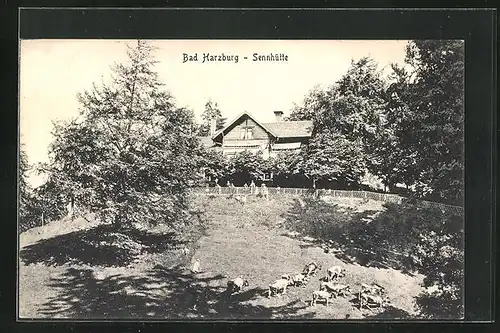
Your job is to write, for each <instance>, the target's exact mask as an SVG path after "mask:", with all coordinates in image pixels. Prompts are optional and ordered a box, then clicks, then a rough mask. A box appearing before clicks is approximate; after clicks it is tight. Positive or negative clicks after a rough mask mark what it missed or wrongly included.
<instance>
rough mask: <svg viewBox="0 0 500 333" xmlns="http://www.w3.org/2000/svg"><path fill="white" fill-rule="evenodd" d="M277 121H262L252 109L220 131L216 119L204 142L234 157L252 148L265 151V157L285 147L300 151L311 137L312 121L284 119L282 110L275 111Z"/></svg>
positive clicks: (252, 150)
mask: <svg viewBox="0 0 500 333" xmlns="http://www.w3.org/2000/svg"><path fill="white" fill-rule="evenodd" d="M274 114H275V118H276V121H274V122H271V123H261V122H259V121H258V120H257V119H255V118H254V117H253V116H252V115H251V114H250V113H248V112H243V113H242V114H240V115H238V116H237V117H236V118H235V119H233V120H232V121H231V122H229V123H228V124H227V125H226V126H225V127H224V128H221V129H220V130H218V131H214V129H215V121H216V119H214V120H213V121H212V126H211V133H213V134H212V135H211V137H210V140H208V138H204V139H203V143H204V144H205V145H207V146H209V147H211V148H213V149H220V150H221V151H222V152H223V154H224V156H227V157H231V156H234V155H235V154H237V153H239V152H242V151H245V150H248V151H250V152H254V153H257V152H259V151H261V152H262V154H263V155H262V156H263V158H265V159H267V158H269V157H272V156H275V155H277V154H278V153H279V152H282V151H298V150H300V148H301V146H302V145H304V144H306V143H307V142H308V141H309V139H310V138H311V133H312V126H313V124H312V121H283V120H282V116H283V112H282V111H274Z"/></svg>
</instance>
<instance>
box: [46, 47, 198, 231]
mask: <svg viewBox="0 0 500 333" xmlns="http://www.w3.org/2000/svg"><path fill="white" fill-rule="evenodd" d="M154 49H155V48H154V47H152V46H150V45H148V44H147V43H146V42H144V41H138V42H137V45H136V47H135V48H132V47H128V51H127V55H128V58H129V62H128V63H126V64H117V65H115V66H114V68H113V78H112V79H113V80H112V83H111V84H104V83H102V84H101V86H97V85H96V84H94V85H93V87H92V89H91V90H90V91H84V92H83V93H81V94H79V95H78V100H79V103H80V105H81V108H80V116H79V118H78V119H74V120H71V121H69V122H66V123H59V124H55V126H54V130H53V135H54V138H55V140H54V142H53V143H52V145H51V146H50V155H49V157H50V162H49V163H48V164H45V165H44V166H43V169H44V170H45V171H46V172H47V173H48V174H49V175H50V178H51V180H52V182H53V184H54V186H55V187H56V188H57V191H59V193H60V195H63V196H66V197H67V198H68V199H73V198H74V199H75V200H76V202H77V203H78V204H79V205H81V206H84V207H85V208H87V209H88V210H89V211H90V212H96V213H97V214H98V216H99V217H100V218H101V219H103V220H105V221H108V222H113V223H116V224H118V225H129V223H130V222H133V221H141V222H145V223H147V222H150V223H153V224H159V223H166V224H169V225H173V226H175V225H177V224H179V223H181V222H182V221H183V220H184V219H185V217H186V216H187V213H186V209H187V198H186V193H187V189H188V187H189V186H192V185H194V184H196V183H197V182H198V181H199V180H200V179H201V175H200V174H199V173H198V172H197V170H200V167H201V162H202V157H201V156H202V147H201V145H200V142H199V140H197V139H196V137H195V130H196V127H195V123H194V116H193V113H192V111H190V110H187V109H184V108H178V107H176V106H175V104H174V101H173V98H172V96H171V95H170V94H169V93H168V92H167V91H165V90H164V89H163V84H162V83H160V81H159V79H158V75H157V73H156V72H154V70H153V66H154V64H155V63H156V61H155V60H154V58H153V56H152V53H153V51H154Z"/></svg>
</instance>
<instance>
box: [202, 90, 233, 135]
mask: <svg viewBox="0 0 500 333" xmlns="http://www.w3.org/2000/svg"><path fill="white" fill-rule="evenodd" d="M201 118H202V121H203V122H202V124H201V125H200V127H199V129H198V135H199V136H209V135H210V122H211V121H212V119H213V118H216V119H217V120H216V125H215V130H216V131H217V130H219V129H221V128H223V127H224V126H225V123H226V120H227V119H226V118H223V117H222V113H221V111H220V109H219V106H218V105H217V103H214V102H213V101H212V100H211V99H209V100H208V101H207V103H206V104H205V110H204V111H203V113H202V115H201Z"/></svg>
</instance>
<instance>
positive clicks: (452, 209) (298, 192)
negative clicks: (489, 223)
mask: <svg viewBox="0 0 500 333" xmlns="http://www.w3.org/2000/svg"><path fill="white" fill-rule="evenodd" d="M266 190H267V192H268V193H269V196H277V195H287V196H290V195H291V196H314V197H341V198H358V199H371V200H377V201H383V202H393V203H403V202H406V201H408V200H409V199H408V198H406V197H403V196H400V195H397V194H390V193H377V192H369V191H349V190H332V189H318V190H313V189H308V188H279V187H267V188H266ZM255 191H258V192H257V193H259V192H261V191H262V188H260V187H256V188H255V190H254V189H252V188H251V187H197V188H194V189H193V193H194V194H196V195H231V194H232V195H254V194H256V193H255ZM417 203H418V204H419V205H421V206H422V207H429V208H438V209H441V210H442V211H444V212H448V213H452V214H456V215H462V216H463V213H464V209H463V207H459V206H451V205H446V204H442V203H439V202H431V201H425V200H417Z"/></svg>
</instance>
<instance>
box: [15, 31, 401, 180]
mask: <svg viewBox="0 0 500 333" xmlns="http://www.w3.org/2000/svg"><path fill="white" fill-rule="evenodd" d="M149 42H150V43H151V44H153V45H155V46H156V47H158V50H157V51H156V52H155V54H154V55H155V57H156V59H157V60H158V61H159V63H158V64H157V65H156V68H155V69H156V71H157V72H158V74H159V77H160V79H161V80H162V81H163V82H164V83H165V88H166V89H167V90H168V91H169V92H170V93H171V94H172V95H173V96H174V98H175V99H176V102H177V105H178V106H182V107H188V108H190V109H192V110H193V111H194V112H195V115H196V117H197V120H200V119H201V113H202V112H203V110H204V106H205V103H206V102H207V100H208V99H209V98H210V99H211V100H212V101H213V102H217V104H218V106H219V109H220V110H221V112H222V115H223V117H225V118H228V121H230V120H232V119H233V118H234V117H236V116H237V115H238V114H240V113H242V112H244V111H247V112H250V113H251V114H252V115H253V116H255V118H256V119H258V120H260V121H262V122H271V121H273V120H274V114H273V111H274V110H281V111H283V112H284V116H287V115H288V114H289V112H290V110H291V108H292V107H293V104H294V103H297V104H300V103H301V102H302V100H303V99H304V96H305V95H306V94H307V93H308V92H309V91H310V90H311V89H312V88H313V87H314V86H316V85H320V86H323V87H326V86H329V85H331V84H332V83H334V82H335V81H336V80H338V79H339V78H340V77H341V76H342V75H343V74H344V73H345V72H346V71H347V69H348V68H349V65H350V63H351V60H357V59H359V58H361V57H364V56H370V57H372V58H373V59H374V60H375V61H376V62H377V63H378V64H379V68H386V69H388V68H390V64H391V63H399V64H403V62H404V56H405V46H406V44H407V41H406V40H391V41H388V40H379V41H376V40H371V41H368V40H350V41H342V40H151V41H149ZM127 43H128V44H130V45H133V44H134V43H135V41H133V40H61V39H58V40H43V39H41V40H21V41H20V73H19V75H20V80H19V81H20V100H19V120H20V135H21V137H20V142H21V144H23V146H24V149H25V151H26V154H27V156H28V162H29V163H30V164H36V163H39V162H46V161H47V159H48V156H47V153H48V146H49V144H50V143H51V142H52V140H53V138H52V135H51V130H52V127H53V125H52V122H53V121H59V120H69V119H71V118H74V117H76V116H78V108H79V105H78V101H77V98H76V96H77V93H79V92H83V91H84V90H88V89H90V88H91V87H92V83H94V82H95V83H97V84H100V83H101V82H108V80H109V77H110V74H111V66H112V65H113V64H114V63H121V62H126V60H127V57H126V53H125V51H126V45H127ZM184 53H186V54H189V55H191V56H192V55H194V54H196V53H197V54H198V61H187V62H183V59H184ZM204 53H210V54H211V55H221V54H224V55H226V56H231V55H238V56H239V59H238V62H237V63H235V62H234V61H232V62H204V63H202V61H203V54H204ZM254 53H258V54H261V55H267V54H269V53H273V54H285V55H287V56H288V61H286V62H254V61H252V59H253V54H254ZM244 57H247V58H248V59H244ZM102 80H103V81H102ZM28 181H29V182H30V183H31V185H32V186H38V185H40V184H41V183H42V182H43V178H42V177H40V176H37V175H34V174H32V175H30V177H29V179H28Z"/></svg>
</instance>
